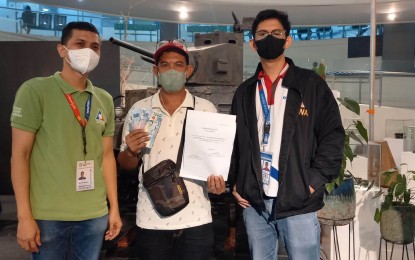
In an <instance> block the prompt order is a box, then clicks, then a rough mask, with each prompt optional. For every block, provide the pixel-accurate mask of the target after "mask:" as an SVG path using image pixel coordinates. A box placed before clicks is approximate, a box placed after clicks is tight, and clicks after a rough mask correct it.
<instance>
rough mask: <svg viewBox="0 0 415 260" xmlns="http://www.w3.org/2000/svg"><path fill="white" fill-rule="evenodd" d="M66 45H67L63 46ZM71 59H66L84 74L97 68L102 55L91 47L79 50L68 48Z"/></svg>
mask: <svg viewBox="0 0 415 260" xmlns="http://www.w3.org/2000/svg"><path fill="white" fill-rule="evenodd" d="M63 47H65V46H63ZM65 49H66V50H67V51H68V56H69V59H70V61H69V60H68V59H66V58H65V59H66V61H67V62H68V63H69V64H71V67H72V68H73V69H74V70H76V71H79V72H80V73H82V74H85V73H88V72H90V71H92V70H93V69H95V67H96V66H97V65H98V62H99V58H100V56H99V55H98V54H96V53H95V52H94V51H93V50H92V49H90V48H83V49H78V50H68V48H66V47H65Z"/></svg>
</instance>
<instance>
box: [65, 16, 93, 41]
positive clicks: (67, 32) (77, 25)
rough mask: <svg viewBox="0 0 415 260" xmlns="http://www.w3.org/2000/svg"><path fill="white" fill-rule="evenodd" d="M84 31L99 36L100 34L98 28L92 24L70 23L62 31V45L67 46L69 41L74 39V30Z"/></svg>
mask: <svg viewBox="0 0 415 260" xmlns="http://www.w3.org/2000/svg"><path fill="white" fill-rule="evenodd" d="M74 29H76V30H83V31H90V32H93V33H96V34H98V36H99V32H98V30H97V28H96V27H95V26H94V25H93V24H92V23H88V22H70V23H68V24H67V25H66V26H65V28H63V30H62V37H61V44H62V45H65V44H67V43H68V41H69V39H70V38H71V37H72V30H74Z"/></svg>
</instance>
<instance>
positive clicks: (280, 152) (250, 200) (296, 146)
mask: <svg viewBox="0 0 415 260" xmlns="http://www.w3.org/2000/svg"><path fill="white" fill-rule="evenodd" d="M290 27H291V25H290V22H289V20H288V15H287V14H286V13H283V12H280V11H277V10H264V11H261V12H259V13H258V15H257V17H256V18H255V20H254V22H253V24H252V35H253V36H254V38H253V39H252V40H251V41H250V44H251V47H252V48H253V49H254V50H256V51H257V52H258V55H259V56H260V60H261V62H260V63H259V64H258V68H257V71H256V73H255V75H254V76H253V77H251V78H250V79H248V80H246V81H245V82H243V83H242V84H241V85H240V86H239V88H238V89H237V91H236V92H235V96H234V98H233V102H232V108H231V113H232V114H234V115H236V116H237V134H236V138H235V147H234V151H233V158H232V163H231V170H230V175H229V179H228V181H229V182H230V184H231V185H232V187H233V195H234V196H235V198H236V200H237V201H238V203H239V205H240V206H242V207H243V217H244V221H245V226H246V229H247V234H248V240H249V246H250V251H251V257H252V258H253V259H254V260H255V259H260V260H264V259H272V260H274V259H277V251H278V240H279V239H282V240H283V241H284V243H285V246H286V249H287V252H288V255H289V257H290V259H294V260H297V259H299V260H307V259H310V260H311V259H313V260H316V259H319V255H320V226H319V223H318V219H317V211H318V210H319V209H321V208H322V207H323V204H324V203H323V195H324V192H325V186H324V185H325V184H326V183H327V182H330V181H331V180H333V179H334V178H336V177H337V176H338V174H339V172H340V166H341V162H342V153H343V142H344V128H343V126H342V123H341V118H340V113H339V109H338V105H337V103H336V100H335V99H334V97H333V94H332V92H331V90H330V89H329V87H328V86H327V84H326V82H325V81H324V80H323V79H322V78H321V77H319V76H318V75H317V74H316V73H315V72H313V71H311V70H306V69H302V68H299V67H296V66H295V65H294V63H293V62H292V60H290V59H289V58H286V57H285V55H284V50H285V49H287V48H288V47H290V45H291V43H292V37H291V36H289V33H290ZM265 163H267V164H268V165H269V166H270V170H269V171H264V170H263V165H265Z"/></svg>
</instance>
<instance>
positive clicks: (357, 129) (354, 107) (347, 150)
mask: <svg viewBox="0 0 415 260" xmlns="http://www.w3.org/2000/svg"><path fill="white" fill-rule="evenodd" d="M337 100H338V101H339V103H340V105H342V106H344V107H345V108H346V109H348V110H350V111H352V112H354V113H355V114H356V115H360V106H359V103H357V102H356V101H355V100H353V99H350V98H344V99H342V98H338V99H337ZM345 134H346V136H345V140H344V147H343V158H342V165H341V168H340V173H339V176H338V177H337V178H336V179H334V180H333V181H332V182H330V183H327V184H326V190H327V194H326V195H325V196H324V204H325V206H324V207H323V208H322V209H321V210H319V212H318V217H319V220H320V222H321V223H322V224H325V225H330V226H338V225H346V224H348V223H349V222H350V221H351V220H352V219H353V218H354V216H355V210H356V195H355V190H354V178H353V175H352V173H351V172H350V171H349V170H347V169H346V165H347V161H349V162H350V163H352V162H353V158H354V153H353V149H352V148H351V143H350V141H351V140H355V141H356V142H357V143H359V144H361V145H364V144H365V143H367V142H368V136H367V130H366V128H365V127H364V126H363V123H362V122H361V121H360V120H354V121H353V122H352V123H351V124H350V125H348V126H347V127H346V128H345ZM359 136H360V137H359ZM362 139H363V140H362ZM364 142H365V143H364Z"/></svg>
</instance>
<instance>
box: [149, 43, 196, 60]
mask: <svg viewBox="0 0 415 260" xmlns="http://www.w3.org/2000/svg"><path fill="white" fill-rule="evenodd" d="M166 51H176V52H178V53H180V54H182V55H183V56H184V57H185V58H186V62H187V64H189V53H188V52H187V47H186V44H185V42H184V41H182V40H171V41H161V42H158V43H157V50H156V52H155V53H154V56H153V58H154V60H155V62H156V65H157V64H158V62H159V58H160V56H161V54H162V53H163V52H166Z"/></svg>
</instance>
